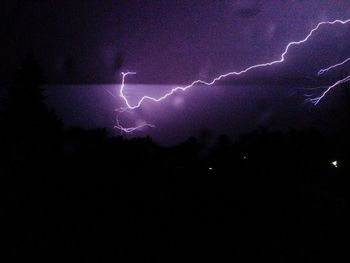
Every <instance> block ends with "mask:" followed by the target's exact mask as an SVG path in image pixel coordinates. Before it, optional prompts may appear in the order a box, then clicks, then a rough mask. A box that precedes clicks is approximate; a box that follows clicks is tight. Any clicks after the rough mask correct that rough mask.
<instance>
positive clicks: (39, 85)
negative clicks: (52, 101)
mask: <svg viewBox="0 0 350 263" xmlns="http://www.w3.org/2000/svg"><path fill="white" fill-rule="evenodd" d="M43 84H44V78H43V74H42V71H41V70H40V67H39V65H38V63H37V62H36V61H35V59H34V58H33V57H31V56H27V57H26V58H25V60H24V61H23V63H22V65H21V66H20V68H19V70H18V72H17V73H16V75H15V79H14V83H13V86H12V87H11V88H10V90H9V94H8V98H7V101H6V106H5V113H4V116H5V124H6V130H7V131H8V132H9V134H8V135H9V136H10V137H11V138H12V139H15V138H20V137H23V136H25V137H27V138H29V137H30V135H32V136H33V135H35V137H37V136H43V135H44V136H49V135H50V134H51V135H52V133H56V132H57V131H59V130H60V127H61V122H60V121H59V120H58V118H57V116H56V114H55V113H54V112H53V111H52V110H49V108H48V106H47V105H46V104H45V101H44V99H45V96H44V95H43Z"/></svg>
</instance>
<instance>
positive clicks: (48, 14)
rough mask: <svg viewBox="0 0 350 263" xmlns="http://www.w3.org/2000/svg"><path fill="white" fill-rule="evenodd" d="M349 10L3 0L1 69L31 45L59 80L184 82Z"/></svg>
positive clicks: (327, 0) (255, 58)
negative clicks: (124, 76) (122, 75)
mask: <svg viewBox="0 0 350 263" xmlns="http://www.w3.org/2000/svg"><path fill="white" fill-rule="evenodd" d="M349 17H350V2H349V1H347V0H337V1H334V0H324V1H320V0H307V1H302V0H294V1H293V0H289V1H286V0H264V1H262V0H260V1H259V0H244V1H240V0H235V1H234V0H221V1H212V0H194V1H179V0H167V1H164V0H163V1H160V0H153V1H141V0H128V1H118V0H104V1H98V0H84V1H68V0H59V1H58V0H56V1H55V0H51V1H38V0H11V1H9V0H8V1H6V0H5V1H3V2H2V4H1V9H0V22H1V26H0V30H1V33H2V36H3V38H2V48H1V50H0V56H1V58H2V60H3V61H4V62H6V63H1V70H0V74H1V75H0V76H1V80H2V81H6V80H8V79H9V77H10V75H11V72H12V71H13V68H15V67H16V65H18V64H19V62H20V61H21V60H22V59H23V57H24V56H25V54H27V53H34V55H35V56H37V57H38V59H39V60H40V61H41V62H42V64H44V65H45V70H46V71H47V75H48V76H49V80H50V81H51V82H55V83H60V82H65V83H67V82H68V83H69V82H71V83H115V82H116V81H118V80H119V76H118V74H117V73H118V68H119V70H126V69H127V70H133V71H137V72H138V76H137V78H134V79H133V81H135V82H138V83H148V84H156V83H167V84H175V83H178V84H184V83H188V82H190V81H192V80H193V79H197V78H199V77H201V78H211V77H213V76H216V75H217V74H219V73H222V72H226V71H231V70H233V69H241V68H243V67H245V66H248V65H251V64H254V63H256V62H264V61H269V60H271V59H273V58H276V57H277V56H278V55H279V54H280V52H281V51H282V49H283V47H284V46H285V45H286V43H287V42H289V41H291V40H295V39H299V38H301V37H303V36H305V33H306V32H307V31H308V30H310V28H312V27H313V26H314V25H315V23H317V22H319V21H321V20H325V19H329V20H332V19H336V18H342V19H344V18H349ZM348 31H349V30H348ZM333 44H336V42H333ZM342 44H345V43H342ZM321 47H322V45H321ZM305 50H308V49H307V47H306V49H305ZM347 51H348V50H347ZM342 52H343V50H341V51H339V52H338V53H337V55H339V56H340V57H341V56H342ZM322 56H323V57H324V56H326V57H327V59H328V58H333V57H334V54H329V53H327V54H322ZM119 66H121V68H120V67H119ZM289 70H291V71H292V70H293V68H292V69H289Z"/></svg>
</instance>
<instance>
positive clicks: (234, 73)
mask: <svg viewBox="0 0 350 263" xmlns="http://www.w3.org/2000/svg"><path fill="white" fill-rule="evenodd" d="M348 23H350V19H348V20H339V19H337V20H334V21H323V22H320V23H318V24H317V26H316V27H314V28H313V29H312V30H311V31H310V32H309V33H308V35H307V36H306V37H305V38H303V39H302V40H299V41H293V42H290V43H288V44H287V46H286V47H285V49H284V52H283V53H282V54H281V55H280V58H279V59H278V60H274V61H271V62H267V63H263V64H256V65H252V66H250V67H248V68H246V69H244V70H241V71H232V72H228V73H225V74H222V75H220V76H218V77H216V78H214V79H213V80H212V81H210V82H207V81H203V80H200V79H198V80H195V81H193V82H192V83H191V84H189V85H187V86H183V87H180V86H178V87H175V88H173V89H171V90H170V91H169V92H167V93H165V94H164V95H163V96H161V97H152V96H142V97H141V99H140V100H139V101H138V102H137V103H135V104H131V103H130V101H129V100H128V99H127V97H126V96H125V94H124V91H125V79H126V77H127V76H128V75H134V74H136V73H135V72H127V73H122V82H121V87H120V90H119V96H120V97H121V98H122V99H123V101H124V102H125V107H121V108H118V109H117V110H116V112H117V124H116V125H115V128H116V129H119V130H120V131H121V132H125V133H130V132H134V131H136V130H139V129H142V128H144V127H155V126H154V125H153V124H148V123H142V124H139V125H136V126H134V127H123V126H122V125H121V123H120V121H119V114H122V113H126V112H128V111H132V110H136V109H138V108H140V107H141V106H142V104H143V103H144V102H146V101H150V102H160V101H163V100H165V99H167V98H168V97H170V96H172V95H173V94H174V93H175V92H177V91H186V90H188V89H190V88H192V87H194V86H195V85H197V84H202V85H206V86H212V85H214V84H215V83H216V82H218V81H219V80H222V79H224V78H227V77H229V76H239V75H242V74H245V73H248V72H249V71H252V70H254V69H258V68H264V67H270V66H273V65H276V64H281V63H283V62H284V61H285V60H286V55H287V54H288V52H289V50H290V48H291V47H293V46H299V45H302V44H304V43H306V42H307V41H308V40H309V39H310V38H311V37H312V36H313V35H314V33H315V32H316V31H318V30H319V29H320V28H321V27H322V26H325V25H335V24H341V25H345V24H348ZM349 61H350V58H348V59H346V60H345V61H343V62H341V63H339V64H335V65H332V66H330V67H328V68H326V69H322V70H320V71H319V72H318V74H319V75H322V74H324V73H326V72H327V71H329V70H332V69H334V68H337V67H340V66H342V65H344V64H345V63H347V62H349ZM349 81H350V75H349V76H347V77H345V78H343V79H341V80H339V81H337V82H336V83H334V84H333V85H331V86H329V87H327V88H326V89H325V91H324V92H323V93H322V94H321V95H320V96H318V97H315V98H308V99H307V101H308V102H311V103H313V104H314V105H317V104H318V103H319V102H320V101H321V100H322V99H323V98H324V97H325V96H326V95H327V94H328V92H330V91H331V90H332V89H333V88H335V87H337V86H339V85H341V84H344V83H346V82H349Z"/></svg>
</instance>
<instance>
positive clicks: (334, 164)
mask: <svg viewBox="0 0 350 263" xmlns="http://www.w3.org/2000/svg"><path fill="white" fill-rule="evenodd" d="M332 165H333V166H334V167H335V168H338V161H337V160H335V161H333V162H332Z"/></svg>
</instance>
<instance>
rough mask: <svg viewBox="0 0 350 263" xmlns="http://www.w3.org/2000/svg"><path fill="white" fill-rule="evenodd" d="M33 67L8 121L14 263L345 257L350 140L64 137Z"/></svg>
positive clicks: (5, 116) (5, 178)
mask: <svg viewBox="0 0 350 263" xmlns="http://www.w3.org/2000/svg"><path fill="white" fill-rule="evenodd" d="M33 68H34V67H33V66H30V67H29V69H30V70H29V73H30V74H29V73H28V74H27V73H26V71H25V70H24V72H22V73H21V74H22V75H20V77H18V78H17V82H16V84H15V88H14V89H13V91H14V94H12V95H11V94H10V95H9V100H8V102H7V104H6V107H5V109H6V110H5V111H4V112H3V113H2V114H1V122H2V123H3V124H4V125H3V126H2V129H1V134H0V135H1V136H0V138H1V153H2V156H3V157H2V159H1V161H2V164H1V180H2V181H1V186H2V189H1V191H2V193H4V199H3V201H4V209H2V210H3V211H4V213H3V218H5V223H3V227H4V228H5V229H6V230H7V231H6V235H4V237H5V238H4V239H5V241H6V244H7V246H6V252H7V254H10V256H11V257H10V260H6V262H27V261H34V262H180V261H181V262H183V261H192V262H202V261H210V262H262V261H263V260H268V261H272V262H320V261H322V262H323V261H326V262H349V258H348V254H349V241H350V240H349V231H350V218H349V214H350V213H349V209H350V203H349V201H350V191H349V186H350V177H349V176H350V173H349V163H350V160H349V158H350V154H349V146H350V138H349V136H348V133H346V132H343V133H342V134H343V135H340V136H339V137H336V138H325V137H323V136H322V135H321V134H319V133H318V132H317V131H316V130H307V131H293V130H291V131H290V132H289V133H286V134H282V133H275V132H270V131H268V130H266V129H259V130H257V131H256V132H253V133H251V134H247V135H243V136H241V137H240V139H239V140H238V141H236V142H233V143H232V142H230V140H229V139H228V138H227V137H225V136H222V137H220V138H219V139H218V140H217V142H216V143H215V145H211V146H208V144H207V143H206V138H205V136H203V137H202V138H199V139H195V138H191V139H189V140H188V141H187V142H184V143H183V144H180V145H178V146H176V147H172V148H163V147H160V146H158V145H156V144H155V143H153V142H152V141H151V140H150V139H134V140H124V139H122V138H110V137H108V136H107V134H106V132H105V131H103V130H94V131H84V130H80V129H76V130H71V131H63V130H62V129H61V126H60V122H59V120H57V118H56V117H55V115H54V113H53V112H50V111H48V109H47V108H46V106H45V105H44V104H43V103H42V98H41V96H40V94H41V92H39V91H38V92H37V93H35V92H34V91H36V90H37V89H36V88H37V87H38V86H39V85H38V84H39V81H38V79H36V78H33V76H35V73H36V72H35V71H34V70H33ZM33 71H34V72H33ZM22 87H25V89H23V88H22ZM27 90H30V91H31V92H29V93H25V92H24V91H27ZM15 91H16V92H17V93H16V92H15ZM35 94H36V95H35ZM335 161H337V162H335ZM332 162H333V164H332Z"/></svg>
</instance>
